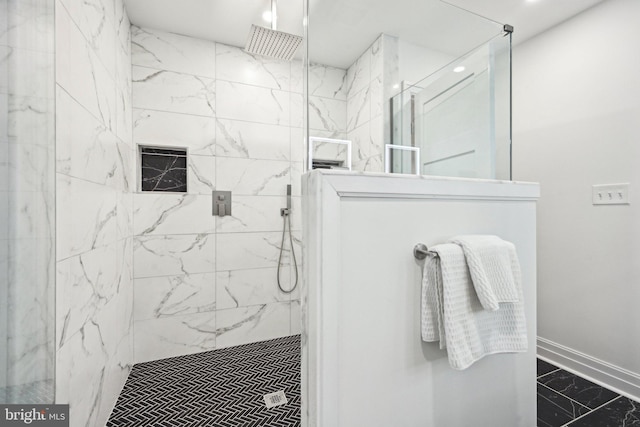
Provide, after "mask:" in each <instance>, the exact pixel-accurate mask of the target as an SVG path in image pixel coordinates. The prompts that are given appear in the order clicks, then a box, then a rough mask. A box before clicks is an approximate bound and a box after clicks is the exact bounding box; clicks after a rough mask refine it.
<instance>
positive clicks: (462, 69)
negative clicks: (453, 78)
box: [453, 65, 464, 73]
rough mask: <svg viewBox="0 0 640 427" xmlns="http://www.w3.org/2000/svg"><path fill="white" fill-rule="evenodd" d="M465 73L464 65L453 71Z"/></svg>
mask: <svg viewBox="0 0 640 427" xmlns="http://www.w3.org/2000/svg"><path fill="white" fill-rule="evenodd" d="M463 71H464V67H463V66H462V65H458V66H457V67H456V68H454V69H453V72H454V73H461V72H463Z"/></svg>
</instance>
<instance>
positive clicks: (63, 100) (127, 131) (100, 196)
mask: <svg viewBox="0 0 640 427" xmlns="http://www.w3.org/2000/svg"><path fill="white" fill-rule="evenodd" d="M55 16H56V38H55V39H56V83H57V85H56V91H55V96H56V104H57V105H56V114H57V122H56V133H57V135H56V152H55V158H56V193H57V202H56V231H57V236H58V237H59V239H57V241H56V249H57V250H56V260H57V261H56V279H57V286H56V306H57V310H56V312H57V313H56V316H57V318H56V329H57V332H56V348H57V352H56V400H57V402H59V403H69V404H70V407H71V414H70V419H71V425H72V426H85V425H104V424H105V423H106V420H107V418H108V416H109V414H110V412H111V409H112V407H113V405H114V404H115V401H116V399H117V397H118V394H119V392H120V390H121V388H122V386H123V385H124V381H125V380H126V377H127V375H128V373H129V370H130V368H131V366H132V363H133V349H134V348H133V319H134V311H133V307H134V298H133V297H134V293H133V271H134V265H133V252H134V244H135V242H134V240H133V230H134V224H133V209H134V199H133V196H134V194H133V190H134V185H135V175H134V158H135V157H134V146H133V141H132V117H131V116H132V109H131V91H132V85H131V80H132V73H131V50H130V26H129V20H128V18H127V15H126V11H125V9H124V5H123V2H122V0H116V1H113V0H87V1H84V2H77V1H73V0H56V3H55Z"/></svg>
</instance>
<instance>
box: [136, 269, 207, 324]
mask: <svg viewBox="0 0 640 427" xmlns="http://www.w3.org/2000/svg"><path fill="white" fill-rule="evenodd" d="M215 285H216V275H215V274H214V273H205V274H191V275H182V276H166V277H148V278H145V279H136V281H135V301H134V307H135V314H134V319H135V321H139V320H147V319H157V318H164V317H171V316H179V315H185V314H194V313H202V312H210V311H213V310H215V309H216V294H215ZM212 314H213V313H212Z"/></svg>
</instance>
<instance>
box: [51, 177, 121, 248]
mask: <svg viewBox="0 0 640 427" xmlns="http://www.w3.org/2000/svg"><path fill="white" fill-rule="evenodd" d="M56 181H57V186H56V189H57V191H56V194H57V203H56V223H57V233H56V248H57V251H56V256H57V259H58V260H62V259H66V258H68V257H70V256H73V255H78V254H81V253H84V252H87V251H90V250H91V249H95V248H97V247H99V246H102V245H105V244H108V243H111V242H113V241H115V240H116V238H117V228H116V213H117V190H115V189H113V188H110V187H107V186H104V185H98V184H94V183H91V182H88V181H84V180H80V179H77V178H73V177H69V176H66V175H62V174H57V180H56Z"/></svg>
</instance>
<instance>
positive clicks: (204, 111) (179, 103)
mask: <svg viewBox="0 0 640 427" xmlns="http://www.w3.org/2000/svg"><path fill="white" fill-rule="evenodd" d="M132 78H133V107H134V108H141V109H150V110H160V111H170V112H174V113H185V114H194V115H199V116H206V117H214V116H215V115H216V108H215V105H216V82H215V80H213V79H210V78H205V77H200V76H193V75H189V74H180V73H176V72H173V71H165V70H155V69H153V68H146V67H139V66H134V67H133V77H132Z"/></svg>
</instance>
